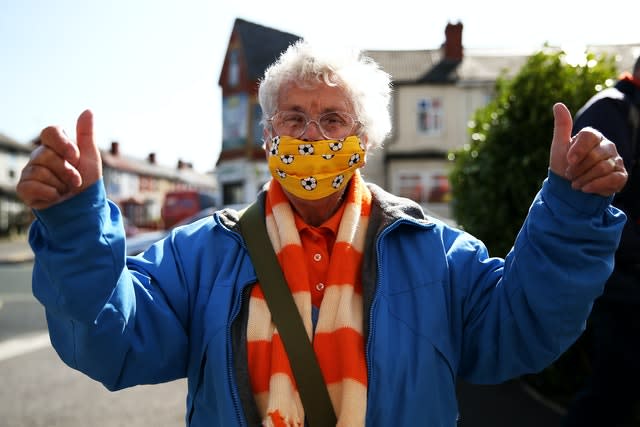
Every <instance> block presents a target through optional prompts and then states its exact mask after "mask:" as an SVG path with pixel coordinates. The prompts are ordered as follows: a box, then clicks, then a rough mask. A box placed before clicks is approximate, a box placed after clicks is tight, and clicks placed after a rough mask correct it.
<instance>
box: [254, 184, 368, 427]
mask: <svg viewBox="0 0 640 427" xmlns="http://www.w3.org/2000/svg"><path fill="white" fill-rule="evenodd" d="M344 203H346V206H345V210H344V213H343V215H342V219H341V221H340V226H339V228H338V234H337V236H336V242H335V244H334V246H333V251H332V252H331V259H330V260H329V270H328V280H327V283H326V285H327V286H326V288H325V291H324V292H325V293H324V297H323V299H322V303H321V305H320V310H319V317H318V323H317V326H316V330H315V334H314V336H313V348H314V350H315V354H316V356H317V358H318V362H319V364H320V369H321V371H322V374H323V377H324V380H325V383H326V384H327V388H328V390H329V396H330V397H331V402H332V403H333V407H334V409H335V411H336V416H337V418H338V424H337V425H338V426H363V425H364V418H365V413H366V407H367V368H366V362H365V353H364V352H365V349H364V338H363V331H362V329H363V317H362V316H363V315H362V310H363V305H362V280H361V265H362V252H363V247H364V241H365V234H366V231H367V225H368V222H369V213H370V211H371V193H370V191H369V189H368V188H367V187H366V185H364V182H363V181H362V178H361V177H360V174H359V173H356V174H354V176H353V178H352V183H351V185H350V186H349V189H348V190H347V191H346V193H345V201H344ZM265 213H266V224H267V232H268V234H269V238H270V240H271V244H272V245H273V248H274V250H275V252H276V255H277V257H278V262H279V263H280V266H281V268H282V270H283V272H284V275H285V278H286V281H287V284H288V285H289V289H290V290H291V293H292V294H293V299H294V301H295V303H296V306H297V307H298V310H299V312H300V315H301V317H302V319H303V322H304V326H305V328H306V330H307V334H308V335H309V337H311V335H312V320H311V292H310V283H309V276H308V274H307V270H306V268H307V267H306V262H305V253H304V250H303V248H302V244H301V240H300V236H299V233H298V230H297V228H296V225H295V220H294V213H293V211H292V208H291V205H290V204H289V201H288V200H287V198H286V196H285V194H284V192H283V190H282V187H281V186H280V185H279V184H278V183H277V182H275V181H272V182H271V184H270V187H269V190H268V192H267V197H266V207H265ZM247 349H248V362H249V376H250V378H251V387H252V390H253V393H254V396H255V400H256V403H257V406H258V410H259V413H260V416H261V418H262V420H263V425H264V426H277V427H279V426H286V427H289V426H297V427H301V426H303V425H304V409H303V407H302V403H301V401H300V396H299V394H298V391H297V388H296V384H295V380H294V378H293V374H292V371H291V367H290V366H289V359H288V358H287V355H286V352H285V349H284V346H283V344H282V341H281V339H280V337H279V336H278V330H277V329H276V327H275V325H274V324H273V322H272V319H271V313H270V312H269V308H268V307H267V304H266V301H265V299H264V294H263V293H262V290H261V288H260V285H259V284H257V285H256V286H255V287H254V288H253V289H252V292H251V297H250V302H249V319H248V326H247Z"/></svg>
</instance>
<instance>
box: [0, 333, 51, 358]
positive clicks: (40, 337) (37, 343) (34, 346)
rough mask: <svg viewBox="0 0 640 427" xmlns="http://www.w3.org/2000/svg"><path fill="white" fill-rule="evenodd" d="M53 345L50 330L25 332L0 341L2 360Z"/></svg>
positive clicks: (0, 356)
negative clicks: (32, 332)
mask: <svg viewBox="0 0 640 427" xmlns="http://www.w3.org/2000/svg"><path fill="white" fill-rule="evenodd" d="M50 345H51V341H50V340H49V333H48V332H37V333H34V334H25V335H21V336H18V337H16V338H11V339H8V340H5V341H1V342H0V362H1V361H3V360H7V359H10V358H12V357H16V356H21V355H23V354H27V353H31V352H32V351H36V350H40V349H41V348H45V347H48V346H50Z"/></svg>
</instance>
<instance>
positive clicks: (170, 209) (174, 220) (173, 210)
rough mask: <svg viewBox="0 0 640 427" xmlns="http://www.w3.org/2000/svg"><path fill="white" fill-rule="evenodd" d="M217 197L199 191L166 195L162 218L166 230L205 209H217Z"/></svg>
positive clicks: (175, 192) (180, 191)
mask: <svg viewBox="0 0 640 427" xmlns="http://www.w3.org/2000/svg"><path fill="white" fill-rule="evenodd" d="M216 205H217V203H216V196H215V195H214V194H211V193H205V192H202V191H197V190H176V191H170V192H168V193H167V194H165V197H164V202H163V203H162V210H161V212H160V216H161V217H162V222H163V224H164V228H165V229H170V228H171V227H173V226H175V225H176V224H178V223H179V222H180V221H183V220H184V219H187V218H189V217H191V216H193V215H196V214H197V213H198V212H200V211H201V210H203V209H206V208H210V207H215V206H216Z"/></svg>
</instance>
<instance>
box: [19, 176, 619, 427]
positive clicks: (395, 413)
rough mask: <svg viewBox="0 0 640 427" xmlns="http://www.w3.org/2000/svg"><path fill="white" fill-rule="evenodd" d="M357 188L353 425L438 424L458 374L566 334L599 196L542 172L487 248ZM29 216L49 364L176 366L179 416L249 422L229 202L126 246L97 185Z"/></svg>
mask: <svg viewBox="0 0 640 427" xmlns="http://www.w3.org/2000/svg"><path fill="white" fill-rule="evenodd" d="M370 188H371V189H372V192H373V195H374V203H373V209H372V213H371V217H370V225H369V230H368V237H367V240H368V244H367V247H368V249H367V251H366V253H365V258H364V262H363V267H362V268H363V280H364V282H365V283H364V298H363V299H364V305H365V312H364V313H365V325H364V326H365V342H366V359H367V368H368V378H369V388H368V402H367V417H366V420H367V425H368V426H389V425H395V426H414V425H416V423H418V422H419V423H421V424H422V425H425V426H430V427H437V426H446V427H452V426H455V425H456V423H457V421H456V420H457V417H458V409H457V403H456V394H455V382H456V378H457V377H458V376H460V377H462V378H464V379H466V380H467V381H470V382H474V383H498V382H502V381H505V380H507V379H509V378H512V377H515V376H518V375H521V374H524V373H530V372H536V371H539V370H541V369H543V368H544V367H546V366H547V365H548V364H549V363H551V362H552V361H553V360H554V359H556V358H557V357H558V356H559V355H560V354H561V353H562V352H563V351H564V350H565V349H566V348H567V347H568V346H569V345H570V344H571V343H572V342H573V341H574V340H575V339H576V338H577V337H578V336H579V334H580V333H581V332H582V330H583V327H584V323H585V319H586V318H587V316H588V314H589V311H590V309H591V305H592V302H593V300H594V299H595V298H596V297H597V296H598V295H600V293H601V292H602V290H603V283H604V282H605V280H606V278H607V277H608V276H609V274H610V273H611V270H612V266H613V254H614V252H615V249H616V246H617V244H618V241H619V238H620V233H621V230H622V227H623V224H624V221H625V217H624V214H622V213H621V212H620V211H619V210H617V209H616V208H614V207H612V206H610V198H604V197H600V196H595V195H588V194H584V193H580V192H577V191H573V190H572V189H571V188H570V185H569V183H568V182H567V181H565V180H563V179H561V178H559V177H557V176H555V175H553V174H550V176H549V177H548V179H547V180H546V181H545V183H544V185H543V188H542V189H541V191H540V193H539V194H538V195H537V197H536V199H535V200H534V203H533V205H532V206H531V210H530V213H529V215H528V217H527V219H526V221H525V223H524V225H523V227H522V230H521V231H520V233H519V235H518V236H517V239H516V241H515V245H514V248H513V249H512V251H511V252H510V253H509V254H508V256H507V257H506V260H503V259H500V258H491V257H489V255H488V254H487V250H486V248H485V247H484V246H483V244H482V243H481V242H480V241H478V240H477V239H475V238H473V237H472V236H470V235H469V234H467V233H465V232H463V231H460V230H458V229H455V228H452V227H450V226H448V225H446V224H445V223H443V222H440V221H438V220H435V219H432V218H429V217H425V216H424V214H423V213H422V210H421V209H420V207H419V206H417V205H415V204H413V203H411V202H409V201H408V200H406V199H401V198H397V197H394V196H392V195H390V194H388V193H385V192H384V191H382V190H381V189H379V188H377V187H375V186H370ZM36 215H37V220H36V222H35V223H34V225H33V227H32V229H31V232H30V233H31V234H30V243H31V245H32V248H33V250H34V252H35V254H36V262H35V265H34V274H33V292H34V295H35V296H36V297H37V298H38V299H39V300H40V301H41V303H42V304H43V305H44V306H45V308H46V313H47V320H48V324H49V330H50V335H51V341H52V343H53V345H54V347H55V348H56V350H57V352H58V354H59V355H60V357H61V358H62V359H63V360H64V361H65V363H67V364H68V365H69V366H71V367H73V368H75V369H78V370H80V371H82V372H85V373H86V374H87V375H89V376H90V377H92V378H94V379H96V380H98V381H100V382H102V383H103V384H104V385H105V386H106V387H107V388H108V389H110V390H116V389H120V388H124V387H129V386H133V385H136V384H148V383H160V382H165V381H170V380H173V379H176V378H183V377H187V378H188V397H187V408H186V424H187V425H190V426H198V427H200V426H208V427H210V426H225V427H227V426H245V425H256V423H257V422H258V420H257V418H256V416H255V404H254V403H253V400H252V398H251V393H250V388H249V382H248V376H247V373H246V365H245V364H244V363H243V362H242V360H243V357H245V352H246V345H245V344H246V343H245V340H244V338H245V337H244V336H243V334H244V332H245V331H246V324H245V319H246V311H247V310H246V309H247V304H246V302H247V295H248V291H249V289H250V287H251V285H252V284H254V283H255V282H256V274H255V271H254V269H253V267H252V265H251V262H250V259H249V257H248V255H247V251H246V247H245V243H244V241H243V239H242V237H241V236H240V234H239V233H238V232H237V229H236V225H237V213H236V212H233V211H223V212H220V213H218V214H216V215H214V216H213V217H210V218H206V219H204V220H200V221H199V222H197V223H194V224H191V225H188V226H185V227H181V228H179V229H176V230H174V231H172V232H171V234H170V235H169V236H168V237H167V238H166V239H165V240H163V241H161V242H159V243H157V244H155V245H154V246H152V247H151V248H150V249H149V250H148V251H146V253H144V254H143V255H141V256H138V257H131V258H127V257H126V256H125V244H126V243H125V238H124V231H123V226H122V219H121V216H120V213H119V211H118V209H117V208H116V207H115V205H114V204H112V203H110V202H109V201H107V199H106V196H105V192H104V188H103V184H102V182H99V183H97V184H96V185H94V186H92V187H91V188H89V189H88V190H87V191H85V192H83V193H82V194H80V195H78V196H76V197H75V198H73V199H70V200H68V201H66V202H64V203H62V204H60V205H57V206H54V207H51V208H49V209H46V210H43V211H38V212H36Z"/></svg>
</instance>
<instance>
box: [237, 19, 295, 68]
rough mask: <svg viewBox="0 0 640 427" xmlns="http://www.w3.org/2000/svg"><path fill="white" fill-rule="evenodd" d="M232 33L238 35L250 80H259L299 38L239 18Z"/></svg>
mask: <svg viewBox="0 0 640 427" xmlns="http://www.w3.org/2000/svg"><path fill="white" fill-rule="evenodd" d="M234 31H237V32H238V34H239V35H240V40H241V42H242V47H243V49H244V54H245V60H246V62H247V68H248V70H247V71H248V74H249V78H250V79H251V80H258V79H260V78H261V77H262V75H263V74H264V70H266V69H267V67H268V66H269V65H271V64H272V63H273V61H274V59H275V58H277V57H278V56H280V53H282V52H283V51H284V50H286V49H287V48H288V47H289V45H291V44H293V43H295V42H296V41H297V40H299V39H300V38H301V37H300V36H297V35H295V34H290V33H286V32H284V31H279V30H276V29H273V28H269V27H265V26H262V25H258V24H254V23H253V22H249V21H245V20H244V19H240V18H237V19H236V21H235V24H234Z"/></svg>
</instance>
